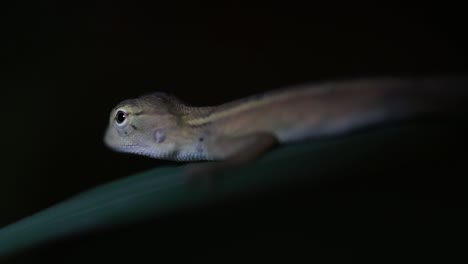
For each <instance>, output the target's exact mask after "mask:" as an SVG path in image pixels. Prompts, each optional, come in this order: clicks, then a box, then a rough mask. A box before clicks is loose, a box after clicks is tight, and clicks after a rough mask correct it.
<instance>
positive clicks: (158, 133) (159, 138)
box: [153, 129, 166, 143]
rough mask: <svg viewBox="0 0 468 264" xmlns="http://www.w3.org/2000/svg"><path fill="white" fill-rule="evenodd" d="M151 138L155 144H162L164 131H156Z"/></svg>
mask: <svg viewBox="0 0 468 264" xmlns="http://www.w3.org/2000/svg"><path fill="white" fill-rule="evenodd" d="M153 138H154V141H155V142H156V143H163V142H164V140H166V130H165V129H156V130H155V131H154V133H153Z"/></svg>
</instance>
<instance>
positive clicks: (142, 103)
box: [104, 77, 468, 175]
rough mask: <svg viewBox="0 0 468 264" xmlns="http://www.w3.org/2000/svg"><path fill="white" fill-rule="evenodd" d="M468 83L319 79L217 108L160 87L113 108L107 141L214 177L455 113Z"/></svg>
mask: <svg viewBox="0 0 468 264" xmlns="http://www.w3.org/2000/svg"><path fill="white" fill-rule="evenodd" d="M467 83H468V82H467V80H466V79H464V78H458V77H425V78H390V77H382V78H361V79H358V78H356V79H349V80H339V81H338V80H335V81H328V82H326V81H325V82H317V83H310V84H305V85H299V86H294V87H287V88H283V89H278V90H273V91H269V92H266V93H263V94H258V95H251V96H248V97H246V98H244V99H240V100H235V101H231V102H228V103H225V104H221V105H217V106H207V107H194V106H190V105H188V104H186V103H184V102H182V101H181V100H179V99H178V98H176V97H175V96H173V95H169V94H166V93H162V92H154V93H151V94H146V95H142V96H140V97H137V98H133V99H127V100H124V101H122V102H120V103H119V104H118V105H117V106H116V107H115V108H114V109H112V111H111V113H110V118H109V125H108V128H107V130H106V133H105V137H104V142H105V144H106V145H107V146H108V147H110V148H111V149H113V150H115V151H118V152H124V153H133V154H137V155H144V156H149V157H152V158H157V159H164V160H173V161H217V162H201V163H196V164H193V166H189V168H190V169H189V170H188V173H189V174H190V175H204V174H205V175H208V174H212V173H215V172H219V171H222V170H225V169H228V168H233V167H235V166H239V165H242V164H246V163H248V162H251V161H253V160H255V159H257V158H259V157H261V156H262V155H264V154H265V153H266V152H268V151H269V150H271V149H272V148H274V147H276V146H278V145H279V144H288V143H292V142H298V141H301V140H306V139H311V138H318V137H323V136H338V135H342V134H345V133H348V132H351V131H353V130H355V129H359V128H362V127H366V126H368V125H372V124H377V123H382V122H386V121H390V120H401V119H405V118H409V117H414V116H419V115H424V114H431V113H448V112H453V111H457V107H458V104H457V103H463V102H466V95H467V92H466V91H467V90H466V89H467V88H468V87H467Z"/></svg>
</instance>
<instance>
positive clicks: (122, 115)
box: [115, 110, 127, 125]
mask: <svg viewBox="0 0 468 264" xmlns="http://www.w3.org/2000/svg"><path fill="white" fill-rule="evenodd" d="M126 118H127V113H125V112H124V111H122V110H119V111H118V112H117V114H115V121H116V122H117V124H119V125H121V124H122V123H123V122H125V119H126Z"/></svg>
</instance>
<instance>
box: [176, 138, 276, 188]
mask: <svg viewBox="0 0 468 264" xmlns="http://www.w3.org/2000/svg"><path fill="white" fill-rule="evenodd" d="M278 144H279V142H278V139H277V138H276V137H275V136H274V135H273V134H271V133H263V132H262V133H254V134H249V135H244V136H239V137H232V136H221V137H218V138H216V139H214V140H212V141H209V142H207V145H206V148H207V150H208V151H209V152H210V154H212V155H213V157H215V159H217V160H219V161H216V162H205V163H197V164H191V165H190V166H188V167H187V170H186V171H185V172H186V174H187V175H188V177H189V180H190V181H194V180H195V181H196V180H206V179H208V180H213V177H214V176H215V175H220V174H222V172H223V171H226V170H230V169H235V168H237V167H240V166H242V165H245V164H247V163H249V162H252V161H254V160H255V159H258V158H259V157H261V156H262V155H263V154H265V153H266V152H268V151H269V150H271V149H273V148H274V147H276V146H277V145H278Z"/></svg>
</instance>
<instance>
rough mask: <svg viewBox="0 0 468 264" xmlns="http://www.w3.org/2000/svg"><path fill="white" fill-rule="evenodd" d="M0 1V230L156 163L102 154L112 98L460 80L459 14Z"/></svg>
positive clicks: (207, 100)
mask: <svg viewBox="0 0 468 264" xmlns="http://www.w3.org/2000/svg"><path fill="white" fill-rule="evenodd" d="M392 3H393V2H392ZM2 5H3V6H4V7H2V8H1V18H2V21H1V25H2V38H1V51H0V52H1V53H0V55H1V62H2V69H1V72H0V87H2V90H1V98H2V111H1V116H2V120H1V122H0V123H1V130H2V139H1V140H0V142H1V144H2V145H1V149H2V151H1V155H2V157H1V161H2V168H1V178H0V179H1V182H0V208H1V210H0V211H1V213H0V227H1V226H4V225H6V224H8V223H11V222H13V221H15V220H18V219H20V218H22V217H24V216H27V215H29V214H31V213H33V212H36V211H38V210H41V209H42V208H45V207H47V206H50V205H52V204H54V203H56V202H58V201H61V200H63V199H64V198H67V197H70V196H72V195H74V194H76V193H78V192H80V191H84V190H86V189H87V188H89V187H92V186H95V185H97V184H100V183H104V182H108V181H111V180H113V179H117V178H121V177H124V176H126V175H129V174H131V173H135V172H139V171H142V170H145V169H149V168H154V167H155V166H158V165H161V164H165V162H161V161H156V160H149V159H147V158H144V157H135V156H131V155H123V154H117V153H113V152H111V151H109V150H108V149H106V148H105V146H104V145H103V143H102V136H103V133H104V129H105V127H106V125H107V121H108V113H109V111H110V109H111V108H112V107H113V106H114V105H115V104H116V103H117V102H118V101H120V100H122V99H126V98H129V97H133V96H137V95H139V94H141V93H146V92H150V91H165V92H169V93H172V94H175V95H177V96H178V97H180V98H181V99H183V100H185V101H187V102H190V103H192V104H194V105H206V104H216V103H221V102H224V101H226V100H230V99H234V98H238V97H241V96H245V95H248V94H252V93H255V92H260V91H265V90H269V89H272V88H278V87H282V86H285V85H291V84H298V83H302V82H306V81H315V80H321V79H331V78H344V77H347V76H362V75H364V76H368V75H382V74H384V75H388V74H403V75H407V74H432V73H453V72H464V71H466V70H467V63H466V61H467V49H466V47H467V42H466V41H465V40H464V37H465V36H464V35H465V32H466V31H465V16H466V15H465V14H464V13H463V10H464V9H463V8H462V7H461V5H460V6H451V5H448V4H447V5H446V6H441V4H440V3H438V4H437V5H435V4H434V5H431V4H429V3H425V4H424V5H414V6H411V5H409V4H405V5H398V4H397V3H393V4H390V3H387V4H384V5H381V6H377V5H373V6H370V5H363V6H358V5H354V4H343V3H331V2H329V3H328V4H323V3H319V2H315V1H310V4H308V5H305V4H301V5H296V4H292V3H291V2H290V1H283V2H278V3H274V2H265V3H262V4H259V3H258V4H253V3H252V2H248V4H242V3H240V2H236V1H219V2H213V3H200V2H194V1H169V3H168V2H166V1H153V3H152V4H149V3H143V2H135V1H125V2H123V1H122V2H120V1H119V2H117V1H94V2H92V3H86V2H82V1H57V2H53V1H34V2H33V1H31V2H23V1H14V2H6V3H2Z"/></svg>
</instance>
